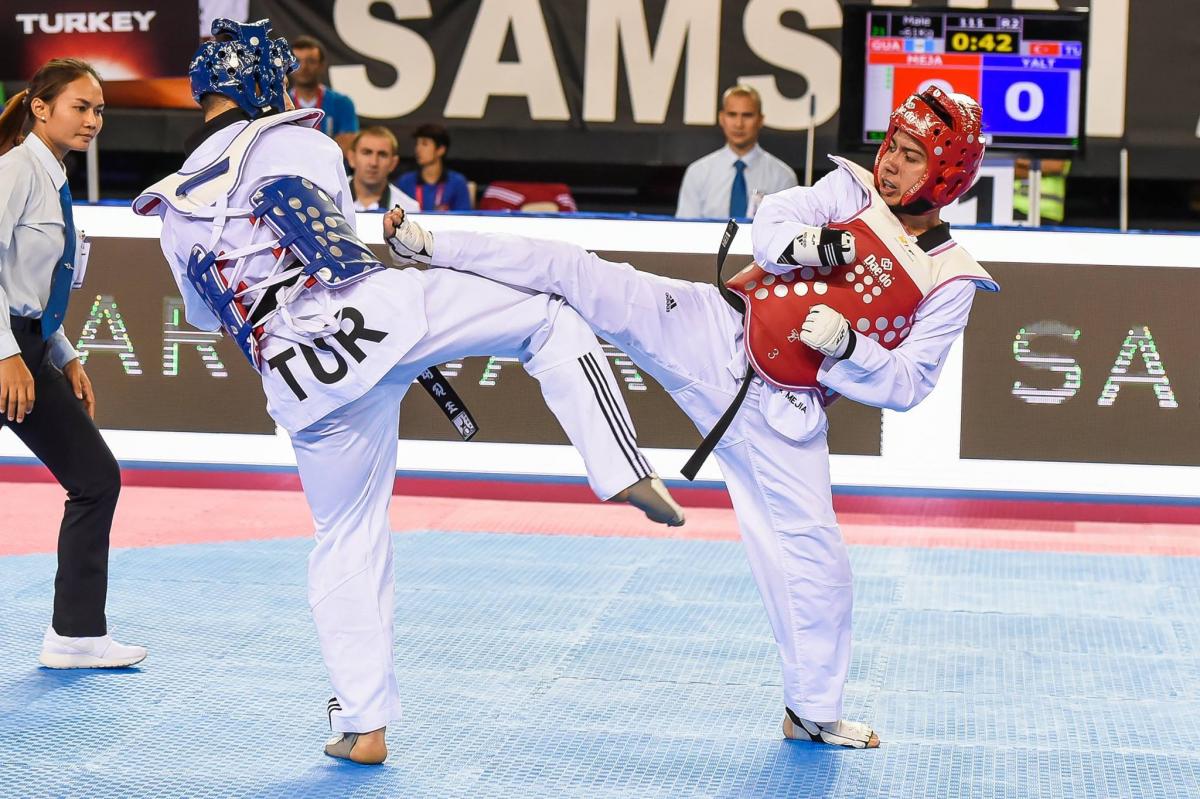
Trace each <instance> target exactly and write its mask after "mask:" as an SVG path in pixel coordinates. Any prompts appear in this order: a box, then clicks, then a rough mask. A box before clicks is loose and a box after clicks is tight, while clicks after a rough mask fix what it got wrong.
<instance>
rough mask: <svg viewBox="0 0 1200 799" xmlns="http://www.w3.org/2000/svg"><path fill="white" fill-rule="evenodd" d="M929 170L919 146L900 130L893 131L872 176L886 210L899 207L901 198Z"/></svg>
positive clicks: (918, 143)
mask: <svg viewBox="0 0 1200 799" xmlns="http://www.w3.org/2000/svg"><path fill="white" fill-rule="evenodd" d="M928 166H929V162H928V159H927V158H926V157H925V148H924V147H922V146H921V143H920V142H919V141H917V140H916V139H915V138H913V137H912V136H911V135H909V134H907V133H905V132H904V131H902V130H898V131H896V135H894V136H892V140H891V142H890V143H889V144H888V148H887V150H886V151H885V152H884V154H883V158H880V159H879V168H878V169H877V170H876V173H875V184H876V188H878V189H879V194H880V195H881V196H882V197H883V201H884V202H885V203H887V204H888V205H889V206H895V205H899V204H900V198H901V197H903V196H904V194H905V193H906V192H907V191H908V190H909V189H911V188H912V187H914V186H916V185H917V184H918V183H919V182H920V181H921V180H922V179H923V178H924V177H925V170H926V169H927V168H928Z"/></svg>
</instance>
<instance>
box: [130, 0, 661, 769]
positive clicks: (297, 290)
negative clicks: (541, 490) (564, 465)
mask: <svg viewBox="0 0 1200 799" xmlns="http://www.w3.org/2000/svg"><path fill="white" fill-rule="evenodd" d="M269 31H270V23H269V21H268V20H262V21H260V22H257V23H254V24H248V25H243V24H239V23H235V22H232V21H230V20H217V21H216V22H214V23H213V35H214V37H215V41H213V42H209V43H206V44H204V45H202V46H201V48H200V49H199V51H198V52H197V54H196V56H195V58H194V60H193V61H192V64H191V68H190V74H191V80H192V92H193V95H194V97H195V99H196V100H197V102H200V103H201V105H202V107H203V108H204V109H205V118H206V121H205V124H204V126H203V128H201V129H200V130H199V131H198V132H197V134H196V135H195V136H194V137H193V138H192V140H190V141H189V144H188V148H187V149H188V153H189V155H188V157H187V160H186V162H185V163H184V165H183V168H182V169H181V170H180V171H179V172H178V173H177V174H174V175H171V176H169V177H167V178H165V179H164V180H162V181H160V182H159V183H157V184H155V185H154V186H152V187H150V188H149V189H147V190H146V191H145V192H143V193H142V194H141V196H139V197H138V198H137V199H136V200H135V201H134V209H135V210H136V211H137V212H138V213H139V214H143V215H157V216H160V217H161V218H162V249H163V252H164V254H165V255H166V259H167V262H168V264H169V265H170V267H171V271H172V273H173V275H174V277H175V280H176V282H177V283H178V285H179V289H180V291H181V292H182V294H183V298H184V305H185V309H186V313H187V319H188V322H189V323H191V324H192V325H194V326H196V327H198V328H200V329H203V330H217V329H222V330H223V331H224V332H225V333H226V335H228V336H230V337H231V338H233V339H234V340H235V341H236V342H237V344H238V346H239V347H240V348H241V350H242V352H243V353H244V354H245V355H246V357H247V359H248V360H249V361H250V363H251V365H252V366H253V367H254V369H255V370H256V371H258V372H259V373H260V375H261V377H262V385H263V391H264V392H265V394H266V397H267V410H268V411H269V412H270V414H271V416H272V418H273V419H274V420H275V421H276V422H277V423H278V424H279V425H280V426H281V427H282V428H284V429H285V430H287V431H288V433H289V434H290V436H291V440H292V446H293V448H294V450H295V454H296V462H297V465H298V467H299V471H300V478H301V481H302V483H303V487H304V494H305V497H306V498H307V500H308V503H309V506H310V508H311V510H312V514H313V520H314V524H315V527H316V546H315V547H314V549H313V550H312V553H311V554H310V556H309V571H308V598H309V603H310V605H311V607H312V612H313V618H314V620H315V622H316V627H317V634H318V637H319V639H320V643H321V653H322V656H323V657H324V660H325V664H326V667H327V668H328V671H329V676H330V681H331V682H332V684H333V689H334V692H335V697H334V699H332V700H330V707H329V710H330V714H329V716H330V725H331V728H332V730H333V731H334V732H335V733H336V735H335V736H334V738H333V739H332V740H331V741H330V742H329V744H327V746H326V753H328V754H330V755H332V756H335V757H343V758H349V759H351V760H355V761H358V762H372V763H377V762H381V761H382V760H383V758H384V757H385V756H386V754H387V750H386V744H385V741H384V729H383V728H384V727H385V726H386V725H387V724H389V723H390V722H393V721H396V720H397V719H399V718H400V697H399V690H398V687H397V684H396V676H395V670H394V665H393V660H392V651H393V650H392V642H393V620H392V619H393V613H392V603H393V585H394V577H393V569H392V547H391V538H390V529H389V525H388V503H389V501H390V499H391V493H392V483H393V479H394V477H395V470H396V450H397V443H396V442H397V435H396V431H397V427H398V423H399V414H400V401H401V399H402V398H403V396H404V393H405V391H406V390H407V389H408V387H409V385H410V384H411V383H412V382H413V380H414V378H417V377H418V376H419V375H421V374H422V373H423V372H424V371H425V370H427V369H429V368H430V367H432V366H434V365H436V364H439V363H442V362H445V361H448V360H457V359H460V358H463V357H466V356H471V355H506V356H516V357H519V358H520V359H521V362H522V364H523V365H524V367H525V369H526V371H528V372H529V374H531V375H532V376H533V377H534V378H536V379H537V381H538V382H539V384H540V387H541V390H542V395H543V397H544V398H545V400H546V403H547V404H548V405H549V406H550V409H551V410H552V411H553V412H554V414H555V416H556V417H557V418H558V421H559V422H560V423H561V424H562V426H563V429H564V430H565V431H566V433H567V436H568V437H569V438H570V439H571V442H572V443H573V444H574V445H575V447H576V448H577V449H578V450H579V452H580V454H581V455H582V456H583V460H584V463H585V465H586V468H587V475H588V482H589V484H590V485H591V486H592V488H593V490H594V491H595V492H596V494H597V495H598V496H600V497H603V498H606V499H615V500H617V501H627V502H631V503H633V504H635V505H637V506H638V507H640V508H641V509H642V510H643V511H645V512H646V514H647V515H648V516H650V517H651V518H652V519H654V520H655V521H660V522H664V523H667V524H674V525H678V524H682V523H683V514H682V511H681V510H680V508H679V506H678V505H676V504H675V503H674V501H673V500H671V499H670V497H669V495H668V494H667V493H666V491H665V489H664V488H663V487H662V482H661V481H660V480H659V479H658V478H657V476H656V475H655V474H654V473H653V471H652V470H651V467H650V465H649V463H648V462H647V461H646V459H645V457H644V456H643V455H642V453H641V452H640V451H639V450H638V448H637V444H636V441H635V439H634V431H633V424H632V422H631V421H630V419H629V414H628V411H627V409H626V408H625V406H624V403H623V401H622V399H621V394H620V389H619V387H618V384H617V382H616V381H615V379H614V378H613V376H612V373H611V372H610V370H609V368H608V364H607V360H606V358H605V356H604V354H603V352H602V350H601V349H600V345H599V342H597V340H596V337H595V334H594V333H593V332H592V331H591V329H590V328H589V327H588V325H587V323H586V322H584V321H583V320H582V318H580V316H579V315H578V314H577V313H576V312H575V311H574V310H572V309H571V308H570V307H569V306H567V305H566V304H565V303H564V302H563V301H562V300H561V299H560V298H554V297H550V296H547V295H545V294H531V293H528V292H524V291H519V290H517V289H514V288H511V287H508V286H502V285H500V284H498V283H494V282H492V281H489V280H484V279H483V278H480V277H477V276H474V275H462V274H457V273H455V272H450V271H446V270H429V271H422V270H418V269H395V268H390V267H388V266H385V265H384V264H382V263H380V262H378V261H377V260H376V259H375V257H374V255H373V254H372V253H371V251H370V250H369V249H368V248H367V247H366V246H365V245H364V244H363V243H362V242H361V241H360V240H359V239H358V238H357V235H356V233H355V229H354V208H353V199H352V197H351V193H350V187H349V185H348V184H347V181H346V173H345V171H344V170H343V169H342V153H341V150H340V149H339V148H338V146H337V145H336V144H335V143H334V142H333V141H332V140H331V139H329V138H327V137H326V136H324V135H322V134H321V133H320V132H319V129H318V128H317V127H316V126H317V125H318V123H319V122H320V120H321V117H322V112H321V111H320V110H318V109H301V110H288V111H284V110H283V109H284V108H285V107H286V106H287V103H286V100H285V97H286V93H285V91H284V79H285V77H286V75H287V73H288V72H290V71H291V70H292V69H294V68H295V63H296V62H295V58H294V56H293V55H292V52H291V49H290V47H289V46H288V44H287V42H286V40H284V39H282V38H280V39H270V38H269Z"/></svg>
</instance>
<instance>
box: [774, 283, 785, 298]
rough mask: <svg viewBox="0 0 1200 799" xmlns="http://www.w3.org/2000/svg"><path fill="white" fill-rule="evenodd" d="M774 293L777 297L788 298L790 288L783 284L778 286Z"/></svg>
mask: <svg viewBox="0 0 1200 799" xmlns="http://www.w3.org/2000/svg"><path fill="white" fill-rule="evenodd" d="M774 291H775V296H776V297H786V296H787V295H788V287H787V286H784V285H782V284H780V285H778V286H776V287H775V289H774Z"/></svg>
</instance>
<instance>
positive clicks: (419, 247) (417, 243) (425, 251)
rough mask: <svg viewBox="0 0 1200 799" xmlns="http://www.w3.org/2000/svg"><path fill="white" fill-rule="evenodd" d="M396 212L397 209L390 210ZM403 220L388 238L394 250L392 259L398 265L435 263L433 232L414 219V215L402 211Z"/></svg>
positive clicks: (389, 245)
mask: <svg viewBox="0 0 1200 799" xmlns="http://www.w3.org/2000/svg"><path fill="white" fill-rule="evenodd" d="M388 213H389V214H394V213H395V210H392V211H389V212H388ZM400 213H401V214H402V215H403V217H404V218H403V221H401V222H400V224H398V225H396V232H395V233H393V234H392V235H391V236H389V237H388V239H387V245H388V247H389V248H390V249H391V251H392V261H393V262H394V263H395V264H396V265H397V266H408V265H410V264H416V263H422V264H426V265H428V264H432V263H433V234H432V233H430V232H429V231H428V230H425V228H423V227H421V226H420V225H418V224H417V223H416V222H414V221H413V219H412V217H410V216H408V215H407V214H404V212H403V211H401V212H400Z"/></svg>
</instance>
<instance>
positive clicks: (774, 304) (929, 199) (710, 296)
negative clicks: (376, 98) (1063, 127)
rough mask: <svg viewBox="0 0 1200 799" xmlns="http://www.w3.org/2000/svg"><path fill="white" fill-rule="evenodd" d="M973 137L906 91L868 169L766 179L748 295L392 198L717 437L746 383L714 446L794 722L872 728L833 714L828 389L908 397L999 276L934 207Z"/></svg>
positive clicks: (965, 182)
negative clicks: (560, 311) (450, 219)
mask: <svg viewBox="0 0 1200 799" xmlns="http://www.w3.org/2000/svg"><path fill="white" fill-rule="evenodd" d="M983 149H984V146H983V141H982V139H981V113H980V108H979V105H978V104H977V103H976V102H975V101H974V100H972V99H971V98H970V97H967V96H965V95H959V94H946V93H943V92H941V91H939V90H938V89H930V90H928V91H927V92H925V93H923V94H921V95H919V96H912V97H910V98H908V99H907V100H905V102H904V103H903V104H902V105H901V106H900V107H899V108H897V109H896V111H895V112H894V113H893V114H892V116H891V122H890V127H889V130H888V133H887V137H886V139H885V140H884V142H883V144H882V146H881V147H880V149H879V154H878V156H877V158H876V160H875V169H874V174H872V173H871V172H869V171H867V170H865V169H862V168H861V167H858V166H856V165H854V164H852V163H850V162H849V161H845V160H842V159H840V158H835V159H834V161H835V162H836V165H837V168H836V169H834V171H833V172H831V173H830V174H828V175H827V176H825V177H824V178H822V179H821V180H820V181H818V182H817V184H816V185H814V186H813V187H811V188H793V189H788V190H786V191H782V192H779V193H777V194H774V195H771V196H769V197H767V198H766V200H765V201H764V202H763V204H762V206H761V207H760V209H759V211H758V214H757V216H756V217H755V219H754V227H753V244H754V254H755V258H756V260H757V264H751V265H750V266H747V267H746V268H745V269H744V270H742V272H741V273H740V274H738V275H737V276H736V277H735V278H733V279H732V280H731V281H729V283H728V287H729V289H730V290H732V292H734V293H735V294H736V295H738V297H740V300H741V301H740V302H738V301H737V298H736V297H733V295H732V294H731V295H730V296H731V298H732V299H731V300H727V299H726V298H725V296H724V295H723V292H722V291H720V290H719V289H718V288H717V287H715V286H712V285H708V284H704V283H691V282H687V281H681V280H671V279H668V278H664V277H659V276H657V275H652V274H647V273H644V272H639V271H637V270H635V269H634V268H633V267H631V266H629V265H628V264H616V263H609V262H607V261H604V260H602V259H600V258H598V257H597V256H595V255H594V254H592V253H589V252H587V251H585V250H583V249H582V248H580V247H576V246H574V245H570V244H566V243H562V242H552V241H537V240H532V239H525V238H519V237H515V236H504V235H482V234H474V233H463V232H449V231H446V232H438V233H437V236H436V241H431V239H430V236H429V234H428V233H425V232H424V231H421V230H420V228H419V226H418V225H417V224H416V223H415V222H414V221H413V220H411V219H405V218H404V216H403V212H402V211H392V212H389V214H388V215H387V216H385V221H384V224H385V233H386V234H387V235H388V236H389V237H390V239H389V243H390V244H391V246H392V249H393V251H394V252H397V253H400V254H403V253H404V252H405V251H411V250H413V249H421V250H422V251H432V255H433V259H432V262H433V265H434V266H446V267H452V268H454V269H458V270H467V271H470V272H473V273H476V274H480V275H483V276H485V277H490V278H493V279H495V280H499V281H502V282H504V283H508V284H512V285H516V286H525V287H528V288H530V289H532V290H535V291H545V292H551V293H553V294H556V295H558V296H561V297H564V298H566V300H567V302H568V303H570V304H571V306H572V307H574V308H575V309H576V310H578V311H579V312H580V313H581V314H582V315H583V317H584V318H585V319H586V320H587V321H588V322H589V323H590V324H591V325H592V327H593V328H594V329H595V330H596V331H597V332H598V333H599V334H600V335H601V337H603V338H605V339H607V340H609V341H611V342H612V343H613V344H615V345H617V346H619V347H621V348H622V349H624V351H625V352H626V353H627V354H628V355H629V356H630V357H631V358H632V359H633V361H634V362H635V363H636V364H637V365H638V366H639V367H640V368H642V369H644V370H645V371H647V372H648V373H650V374H651V375H653V376H654V378H655V379H656V380H658V382H659V383H661V384H662V385H663V387H664V388H665V389H666V390H667V391H668V393H670V394H671V396H672V397H673V398H674V399H675V401H676V403H678V405H679V406H680V407H681V408H682V409H683V410H684V411H685V412H686V413H687V414H688V416H690V417H691V419H692V420H693V421H694V422H695V424H696V426H697V427H698V428H699V429H700V431H701V432H702V433H704V434H706V435H708V434H709V433H710V431H713V428H714V427H717V431H716V432H714V433H713V436H714V437H716V436H721V428H720V427H719V426H718V422H719V420H720V419H721V417H722V416H723V414H724V412H725V411H726V410H727V409H728V408H730V406H731V403H732V402H733V401H735V400H736V399H737V397H738V395H739V391H740V390H741V389H742V388H743V387H745V388H746V390H747V391H748V394H746V395H745V397H744V401H743V402H742V404H741V406H740V408H739V409H738V410H736V411H735V412H732V413H731V415H730V416H729V417H728V418H731V419H732V422H731V423H730V425H729V427H728V428H727V430H725V432H724V435H723V436H721V437H720V440H719V442H718V443H717V445H716V449H715V452H716V455H717V459H718V461H719V463H720V467H721V471H722V473H723V475H724V477H725V482H726V484H727V486H728V488H729V493H730V495H731V497H732V499H733V506H734V509H735V510H736V512H737V518H738V523H739V526H740V528H741V534H742V540H743V541H744V543H745V546H746V552H747V556H748V559H749V561H750V568H751V572H752V573H753V575H754V579H755V581H756V582H757V584H758V588H759V592H760V593H761V595H762V599H763V602H764V604H765V605H766V609H767V615H768V617H769V618H770V622H771V627H772V630H773V632H774V634H775V640H776V643H777V644H778V646H779V656H780V660H781V661H782V666H783V694H784V697H783V698H784V704H785V713H784V718H783V732H784V734H785V735H786V736H787V737H788V738H797V739H800V740H806V741H818V742H822V743H826V744H833V745H838V746H847V747H853V748H872V747H875V746H878V744H879V738H878V736H877V735H876V734H875V733H874V731H873V730H872V729H871V728H870V727H869V726H868V725H866V724H863V723H859V722H851V721H844V720H842V693H843V689H844V685H845V682H846V674H847V672H848V671H849V666H850V619H851V606H852V601H853V599H852V588H851V574H850V561H849V558H848V557H847V553H846V545H845V543H844V542H843V540H842V536H841V533H840V531H839V529H838V526H837V520H836V518H835V517H834V512H833V499H832V492H831V487H830V477H829V450H828V446H827V443H826V427H827V419H826V415H825V405H826V404H827V403H828V402H830V401H832V400H833V399H834V398H835V397H837V396H838V395H841V396H845V397H848V398H850V399H851V400H854V401H857V402H862V403H865V404H868V405H873V406H877V407H881V408H890V409H893V410H907V409H909V408H911V407H913V406H914V405H916V404H917V403H918V402H920V401H921V400H922V399H924V397H925V396H926V395H927V394H928V393H929V392H930V390H932V389H933V386H934V384H935V383H936V382H937V378H938V375H939V373H940V372H941V368H942V364H943V363H944V361H945V358H946V354H947V353H948V352H949V350H950V347H951V345H952V344H953V343H954V341H955V339H957V338H958V336H959V334H961V333H962V331H963V328H964V327H965V326H966V324H967V316H968V313H969V312H970V309H971V302H972V299H973V296H974V293H975V290H976V289H977V288H981V289H985V290H990V291H995V290H997V286H996V284H995V282H994V281H993V280H992V279H991V277H990V276H989V275H988V274H987V272H985V271H984V270H983V268H982V267H981V266H980V265H979V264H978V263H977V262H976V261H975V260H974V259H973V258H972V257H971V256H970V255H969V254H968V253H967V252H966V250H964V249H963V248H962V247H960V246H959V245H958V244H957V243H956V242H955V241H954V240H953V239H952V238H951V237H950V230H949V226H948V225H946V224H944V223H942V222H941V220H940V217H939V212H938V209H939V208H941V207H942V206H944V205H946V204H948V203H950V202H951V201H953V200H954V199H955V198H957V197H959V196H960V195H961V194H962V193H964V192H965V191H966V190H967V189H968V188H970V186H971V184H972V182H973V181H974V179H975V176H976V174H977V172H978V169H979V165H980V162H981V161H982V159H983ZM396 225H398V226H399V227H398V228H397V229H396V230H395V233H394V234H393V227H394V226H396ZM734 305H740V306H744V308H745V312H744V313H743V311H742V310H741V309H739V308H735V307H734ZM748 364H749V366H750V367H752V370H753V371H752V372H750V374H751V375H752V376H751V377H749V378H747V379H748V383H744V382H743V378H744V377H745V376H746V375H747V374H748V369H747V367H748ZM700 712H701V713H702V712H703V710H702V709H701V711H700Z"/></svg>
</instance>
